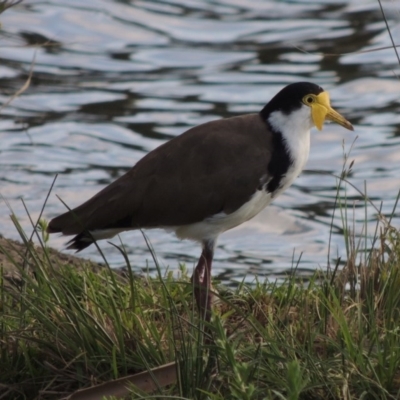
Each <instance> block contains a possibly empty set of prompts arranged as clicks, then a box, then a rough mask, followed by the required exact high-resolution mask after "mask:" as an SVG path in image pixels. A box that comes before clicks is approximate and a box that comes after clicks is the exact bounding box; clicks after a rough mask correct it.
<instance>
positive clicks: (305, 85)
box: [260, 82, 324, 120]
mask: <svg viewBox="0 0 400 400" xmlns="http://www.w3.org/2000/svg"><path fill="white" fill-rule="evenodd" d="M323 91H324V89H322V87H320V86H318V85H316V84H314V83H310V82H297V83H292V84H290V85H287V86H286V87H284V88H283V89H282V90H281V91H280V92H279V93H277V94H276V95H275V97H273V98H272V100H271V101H270V102H269V103H268V104H267V105H266V106H265V107H264V108H263V109H262V110H261V112H260V114H261V116H262V117H263V119H264V120H266V119H267V118H268V116H269V115H270V114H271V113H272V112H274V111H282V112H283V113H284V114H290V113H291V112H292V111H294V110H297V109H298V108H300V107H301V105H302V104H303V103H302V99H303V97H304V96H305V95H307V94H315V95H318V94H320V93H321V92H323Z"/></svg>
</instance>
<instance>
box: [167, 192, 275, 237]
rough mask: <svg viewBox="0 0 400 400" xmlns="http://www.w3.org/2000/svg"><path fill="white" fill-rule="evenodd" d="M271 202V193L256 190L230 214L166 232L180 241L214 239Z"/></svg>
mask: <svg viewBox="0 0 400 400" xmlns="http://www.w3.org/2000/svg"><path fill="white" fill-rule="evenodd" d="M271 201H272V196H271V193H267V192H265V191H264V190H257V192H256V193H254V195H253V196H252V197H251V198H250V200H249V201H248V202H247V203H245V204H243V205H242V206H241V207H240V208H238V209H237V210H236V211H234V212H233V213H231V214H225V213H224V212H221V213H218V214H215V215H213V216H211V217H209V218H207V219H205V220H204V221H201V222H196V223H194V224H189V225H182V226H176V227H168V228H166V229H167V230H172V231H175V234H176V235H177V236H178V237H179V238H181V239H191V240H196V241H202V240H204V239H215V238H216V237H217V236H218V235H219V234H221V233H222V232H225V231H227V230H228V229H232V228H234V227H235V226H238V225H240V224H242V223H243V222H246V221H248V220H249V219H251V218H253V217H254V216H255V215H257V214H258V213H259V212H260V211H262V210H263V209H264V208H265V207H266V206H267V205H268V204H269V203H271Z"/></svg>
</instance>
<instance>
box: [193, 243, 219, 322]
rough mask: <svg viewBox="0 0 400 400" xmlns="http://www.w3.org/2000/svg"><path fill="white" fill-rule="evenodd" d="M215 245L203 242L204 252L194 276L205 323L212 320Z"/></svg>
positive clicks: (195, 290)
mask: <svg viewBox="0 0 400 400" xmlns="http://www.w3.org/2000/svg"><path fill="white" fill-rule="evenodd" d="M214 245H215V242H214V241H204V242H203V251H202V253H201V256H200V258H199V262H198V263H197V266H196V268H195V270H194V272H193V276H192V282H193V285H194V295H195V297H196V303H197V307H198V308H199V311H200V313H201V315H202V317H203V318H204V320H205V321H210V319H211V303H212V299H213V294H212V292H211V265H212V260H213V255H214Z"/></svg>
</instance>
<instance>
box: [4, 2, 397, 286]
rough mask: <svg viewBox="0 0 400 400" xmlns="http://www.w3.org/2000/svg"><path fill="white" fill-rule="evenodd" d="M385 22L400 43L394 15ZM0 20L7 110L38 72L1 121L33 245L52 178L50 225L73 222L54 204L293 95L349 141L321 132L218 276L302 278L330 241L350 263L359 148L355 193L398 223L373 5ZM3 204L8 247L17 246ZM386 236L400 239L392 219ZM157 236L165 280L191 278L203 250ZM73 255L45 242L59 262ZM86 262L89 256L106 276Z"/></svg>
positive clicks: (57, 11)
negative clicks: (302, 87) (325, 113)
mask: <svg viewBox="0 0 400 400" xmlns="http://www.w3.org/2000/svg"><path fill="white" fill-rule="evenodd" d="M384 7H385V12H386V13H387V16H388V18H389V24H390V26H391V28H392V33H393V35H394V39H395V41H396V42H397V43H400V31H399V23H400V3H398V2H385V3H384ZM0 19H1V31H0V33H1V44H0V82H1V84H0V102H2V103H4V102H6V101H7V100H8V99H9V98H10V96H11V95H12V94H13V93H15V92H16V91H17V90H18V89H20V88H21V87H22V86H23V85H24V83H25V81H26V79H27V76H28V73H29V70H30V68H31V67H32V68H33V77H32V82H31V84H30V87H29V89H28V90H26V91H25V92H24V93H23V94H22V95H20V96H19V97H18V98H16V99H14V100H13V101H12V103H11V104H10V105H8V106H7V107H5V108H3V109H2V110H1V119H0V143H1V146H0V193H1V195H2V196H3V197H4V199H5V200H6V201H7V202H8V203H9V205H10V206H11V207H12V209H13V210H14V212H15V213H16V214H17V215H18V217H19V218H20V221H21V223H22V224H23V226H24V227H26V228H27V230H28V231H29V229H30V228H29V220H28V218H27V216H26V213H25V211H24V207H23V204H22V202H21V200H20V198H21V197H23V199H24V201H25V204H26V205H27V207H28V209H29V211H30V213H31V215H32V216H33V217H34V218H35V217H37V216H38V215H39V213H40V210H41V207H42V204H43V202H44V200H45V198H46V194H47V191H48V190H49V188H50V186H51V183H52V181H53V179H54V177H55V175H56V174H58V178H57V180H56V183H55V187H54V189H53V192H52V193H51V196H50V198H49V201H48V203H47V206H46V208H45V211H44V215H45V217H46V218H48V219H49V218H51V217H53V216H55V215H57V214H58V213H61V212H62V211H63V210H64V206H63V204H62V203H61V202H60V201H59V200H58V199H57V197H56V194H57V195H58V196H60V197H61V198H62V199H63V201H65V202H66V203H67V204H68V205H69V206H71V207H72V206H76V205H78V204H80V203H81V202H82V201H84V200H86V199H87V198H88V197H89V196H91V195H93V194H94V193H96V192H97V191H98V190H99V189H100V188H102V187H103V186H104V185H105V184H107V183H109V182H111V181H112V180H114V179H115V178H116V177H118V176H120V175H122V174H123V173H124V172H125V171H127V169H129V168H130V167H131V166H132V165H133V164H134V163H135V162H137V161H138V160H139V159H140V158H141V157H143V155H145V154H146V153H147V152H148V151H150V150H152V149H154V148H156V147H157V146H159V145H160V144H161V143H163V142H165V141H167V140H169V139H171V138H172V137H174V136H176V135H179V134H180V133H182V132H184V131H185V130H187V129H188V128H190V127H192V126H195V125H198V124H200V123H203V122H206V121H210V120H214V119H218V118H223V117H229V116H234V115H238V114H243V113H249V112H257V111H259V110H260V109H261V108H262V106H263V105H264V104H265V103H266V102H267V101H268V100H269V99H270V98H271V97H272V96H273V95H274V94H275V93H276V92H277V91H278V90H279V89H280V88H282V86H284V85H286V84H288V83H291V82H296V81H299V80H308V81H312V82H315V83H318V84H320V85H321V86H323V87H324V88H325V89H327V90H329V91H330V94H331V99H332V103H333V105H334V107H335V108H337V109H338V110H339V111H340V112H341V113H343V114H344V115H345V116H346V117H347V118H348V119H349V120H350V121H352V122H353V123H354V125H355V129H356V131H355V132H354V133H353V132H348V131H345V130H344V129H343V128H341V127H339V126H337V125H327V126H325V129H324V130H323V131H322V132H318V131H315V132H313V135H312V146H311V154H310V159H309V162H308V164H307V167H306V171H305V172H304V173H303V174H302V175H301V176H300V177H299V178H298V179H297V180H296V182H295V184H294V185H293V186H292V187H291V188H289V189H288V190H287V191H286V192H285V193H284V194H283V195H282V196H281V197H279V198H278V199H277V200H276V201H275V203H274V204H273V205H272V206H270V207H268V208H267V209H266V210H265V211H264V212H262V213H261V214H260V215H259V216H257V217H256V218H254V219H253V220H251V221H249V222H248V223H246V224H243V225H242V226H240V227H238V228H236V229H233V230H231V231H229V232H226V233H225V234H224V235H222V236H221V237H220V240H219V246H218V249H217V251H216V261H215V264H214V273H215V275H217V274H220V276H221V277H222V278H224V279H227V278H233V279H242V278H243V277H244V276H245V275H247V279H253V277H254V275H255V274H258V275H259V276H267V275H272V276H274V275H275V276H276V275H277V274H280V273H282V272H284V271H287V270H288V269H290V268H291V267H292V265H293V264H296V263H297V261H298V260H299V258H300V256H301V259H300V261H299V268H300V270H304V271H310V270H313V269H315V268H325V267H326V265H327V259H328V244H329V241H331V254H330V258H331V260H335V259H338V257H341V258H342V259H345V258H346V252H345V246H344V242H343V236H342V234H341V232H342V222H341V216H340V212H339V211H338V210H336V211H335V212H334V209H335V195H336V186H337V179H336V178H335V177H334V175H335V174H336V175H338V174H340V172H341V170H342V165H343V150H345V151H346V152H349V150H350V148H351V146H352V150H351V153H350V156H349V161H353V160H354V165H353V168H352V172H351V174H350V177H349V180H350V183H351V184H352V185H354V186H355V187H357V188H359V189H361V190H364V186H365V185H366V188H367V192H368V195H369V196H370V197H371V199H373V202H374V204H375V205H376V206H377V207H378V208H379V207H381V208H382V212H383V214H384V215H390V214H392V213H393V210H394V208H395V202H396V196H397V194H398V191H399V189H400V172H399V165H400V137H399V136H400V130H399V128H400V117H399V108H400V80H399V79H398V75H399V74H400V68H399V65H398V63H397V60H396V56H395V53H394V51H393V49H392V48H389V49H387V50H381V51H374V52H365V51H366V50H371V49H376V48H378V47H384V46H390V45H391V42H390V39H389V35H388V32H387V30H386V27H385V23H384V21H383V18H382V14H381V11H380V9H379V4H378V2H377V0H371V1H367V0H353V1H350V0H349V1H333V0H332V1H331V0H323V1H322V0H321V1H306V0H304V1H300V0H299V1H282V0H276V1H271V0H252V1H248V0H215V1H211V0H165V1H163V0H159V1H153V0H145V1H136V0H130V1H129V0H120V1H116V0H115V1H113V0H85V1H82V0H79V1H77V0H68V1H64V0H63V1H62V0H48V1H39V0H25V1H23V2H22V3H21V4H20V5H18V6H16V7H14V8H11V9H9V10H7V11H6V12H5V13H3V14H2V15H1V17H0ZM356 138H357V140H355V139H356ZM354 141H355V142H354ZM353 142H354V144H353ZM344 193H345V191H344V190H342V194H344ZM346 194H347V199H348V208H347V211H348V218H349V220H350V222H351V227H352V229H354V230H355V231H356V233H357V235H359V236H361V237H364V235H365V229H364V220H365V218H367V219H368V221H369V224H368V230H367V233H366V234H367V237H368V236H370V235H372V233H373V228H374V226H375V223H376V219H377V218H376V215H377V213H376V211H375V210H374V209H373V207H372V206H368V207H365V203H364V201H363V200H362V199H361V197H360V196H359V195H358V192H357V191H356V190H355V189H354V188H353V187H352V186H350V185H347V192H346ZM6 201H1V202H0V224H1V226H0V233H1V234H3V235H4V236H6V237H11V238H16V237H17V233H16V231H15V229H14V227H13V225H12V223H11V221H10V219H9V216H8V215H9V210H8V206H7V204H6ZM381 203H382V205H381ZM332 215H334V216H333V235H332V237H331V238H330V235H329V233H330V225H331V222H332ZM392 223H393V224H394V225H395V226H397V227H399V226H400V212H399V209H398V208H397V209H395V210H394V219H393V220H392ZM148 235H149V238H150V240H151V242H152V245H153V247H154V248H155V250H156V253H157V255H158V257H159V259H160V261H161V264H162V265H163V266H164V267H167V266H169V267H170V268H171V269H172V270H174V269H176V268H177V266H178V263H179V262H186V263H187V264H188V266H189V267H191V266H192V265H193V264H194V263H195V262H196V260H197V258H198V255H199V251H200V250H199V246H198V245H197V244H195V243H192V242H189V241H183V242H182V241H179V240H178V239H176V238H175V237H174V236H173V235H171V234H168V233H165V232H163V231H159V230H154V231H148ZM121 239H122V241H123V242H124V244H125V246H126V248H127V250H128V252H129V256H130V260H131V263H132V264H133V265H134V266H136V268H138V269H141V268H146V266H148V267H149V268H150V269H152V268H153V262H152V261H151V257H150V254H149V251H148V250H147V248H146V244H145V241H144V239H143V237H142V236H141V234H140V233H139V232H130V233H125V234H123V235H122V236H121ZM113 242H114V243H117V244H118V243H119V239H118V238H116V239H114V240H113ZM64 243H65V239H64V238H61V237H52V238H51V245H52V246H54V247H56V248H62V247H63V244H64ZM92 247H93V246H92ZM92 247H90V248H89V249H87V250H85V251H84V252H82V255H83V256H85V257H90V258H92V259H95V260H100V256H99V255H98V253H97V250H96V249H95V248H94V247H93V248H92ZM101 247H102V249H103V250H104V252H105V253H106V255H107V258H108V260H109V262H110V263H111V264H112V265H113V266H121V265H123V263H124V261H123V258H122V257H121V255H120V254H119V253H118V251H117V250H116V249H115V248H113V247H112V246H111V245H109V244H107V243H102V244H101Z"/></svg>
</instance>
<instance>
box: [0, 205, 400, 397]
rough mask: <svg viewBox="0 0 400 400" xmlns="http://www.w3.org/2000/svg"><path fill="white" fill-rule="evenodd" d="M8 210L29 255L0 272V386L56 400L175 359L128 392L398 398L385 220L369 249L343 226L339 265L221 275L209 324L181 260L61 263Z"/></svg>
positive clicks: (398, 252)
mask: <svg viewBox="0 0 400 400" xmlns="http://www.w3.org/2000/svg"><path fill="white" fill-rule="evenodd" d="M339 209H340V207H339ZM14 221H15V223H16V227H17V229H18V230H19V232H20V234H21V239H22V240H23V241H24V242H25V247H26V250H27V255H26V257H25V259H26V262H25V263H24V264H25V265H23V266H21V265H20V263H17V262H16V265H15V267H16V268H18V270H19V273H20V274H21V280H20V281H17V282H9V281H8V280H7V279H5V278H2V279H1V281H0V371H1V373H0V399H60V398H61V397H63V396H65V395H67V394H69V393H72V392H73V391H75V390H77V389H78V388H82V387H88V386H92V385H95V384H98V383H101V382H105V381H109V380H112V379H116V378H120V377H123V376H126V375H128V374H134V373H137V372H140V371H146V370H149V369H150V368H153V367H156V366H159V365H163V364H166V363H168V362H171V361H176V362H177V365H178V367H177V368H178V380H177V382H176V383H175V384H172V385H169V386H168V387H166V388H159V389H158V390H156V391H155V392H153V393H151V394H144V393H141V394H140V393H139V391H136V394H135V391H134V393H133V394H132V398H134V399H139V398H140V399H142V398H146V399H147V398H152V399H161V398H162V399H164V398H167V397H166V396H170V397H168V398H176V399H210V400H217V399H218V400H219V399H221V400H222V399H242V400H245V399H249V400H250V399H290V400H295V399H396V398H400V326H399V313H400V290H399V287H400V262H399V258H400V234H399V232H398V231H397V230H395V229H394V228H393V227H391V226H390V224H389V223H386V225H385V228H384V229H383V230H382V231H381V232H380V234H379V235H377V236H376V238H375V247H374V249H369V251H365V249H360V247H359V246H356V245H355V244H354V242H355V240H354V238H352V237H351V235H349V234H347V235H345V236H344V238H345V240H347V241H348V249H349V259H348V262H347V264H346V265H345V267H344V268H342V269H341V270H338V269H336V270H333V271H332V272H330V273H322V272H318V273H315V275H314V276H313V277H312V278H311V279H309V280H307V281H304V282H301V281H299V279H298V278H296V277H294V276H293V277H288V278H287V279H286V280H285V281H284V282H283V283H282V284H279V285H277V284H275V283H274V282H255V283H254V284H253V285H245V284H240V285H239V286H238V287H237V289H235V290H232V289H227V288H224V287H222V286H218V284H217V285H216V291H217V292H218V293H219V295H218V298H219V301H218V304H217V305H216V307H215V316H214V318H213V320H212V322H211V323H210V324H209V325H207V326H206V327H205V326H203V322H202V321H201V320H200V319H199V318H198V314H197V311H196V309H195V306H194V304H195V302H194V301H193V295H192V286H191V283H190V279H189V277H188V275H187V273H186V270H185V268H184V267H181V271H180V276H178V277H177V276H173V274H172V273H170V272H166V273H164V275H162V276H161V272H160V271H159V274H160V276H158V277H156V278H154V277H149V276H146V277H137V276H135V275H134V274H133V273H127V274H126V275H125V276H122V275H121V274H117V273H115V272H114V271H112V270H111V269H109V268H107V267H105V268H104V269H103V270H101V271H100V272H94V271H93V270H92V269H91V268H90V267H82V268H81V269H76V268H75V267H71V266H69V265H58V264H57V263H55V262H54V261H51V259H50V257H48V256H47V248H46V244H45V240H46V237H45V236H44V235H43V237H42V246H43V248H44V250H45V251H44V252H43V253H39V252H37V250H36V249H35V248H34V247H33V246H32V245H31V244H30V242H29V240H28V239H27V237H26V236H25V234H24V233H23V232H22V230H21V228H20V227H19V225H18V222H17V220H16V219H15V218H14ZM344 221H345V222H346V221H347V220H344ZM43 239H44V241H43ZM0 250H1V249H0ZM3 250H4V251H5V249H3ZM132 390H133V389H132Z"/></svg>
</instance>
